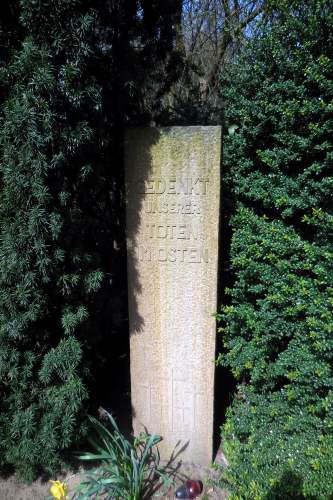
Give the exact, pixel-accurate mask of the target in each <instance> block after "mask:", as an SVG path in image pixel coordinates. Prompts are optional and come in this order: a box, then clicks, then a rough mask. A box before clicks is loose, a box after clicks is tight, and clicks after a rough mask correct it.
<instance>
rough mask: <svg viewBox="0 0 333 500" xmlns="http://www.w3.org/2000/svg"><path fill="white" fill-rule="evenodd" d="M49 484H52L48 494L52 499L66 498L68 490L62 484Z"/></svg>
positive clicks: (58, 482) (56, 482) (53, 482)
mask: <svg viewBox="0 0 333 500" xmlns="http://www.w3.org/2000/svg"><path fill="white" fill-rule="evenodd" d="M49 482H50V483H52V486H51V488H50V493H51V495H52V496H53V497H54V498H56V500H62V498H66V494H67V491H68V488H67V486H66V485H65V484H64V483H61V482H60V481H49Z"/></svg>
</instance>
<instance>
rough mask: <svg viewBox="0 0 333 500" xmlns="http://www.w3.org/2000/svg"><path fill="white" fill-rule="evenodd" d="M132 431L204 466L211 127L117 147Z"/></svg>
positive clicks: (211, 300)
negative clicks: (122, 168) (121, 154)
mask: <svg viewBox="0 0 333 500" xmlns="http://www.w3.org/2000/svg"><path fill="white" fill-rule="evenodd" d="M125 146H126V147H125V163H126V183H127V237H128V284H129V314H130V329H131V339H130V342H131V386H132V406H133V426H134V432H135V433H136V434H138V433H139V432H140V431H141V430H143V428H144V427H146V428H147V429H148V431H149V432H155V433H158V434H160V435H161V436H162V437H163V438H164V440H163V442H162V445H161V447H160V451H161V455H162V458H164V459H168V458H169V457H170V455H171V453H172V452H173V450H174V448H175V446H176V444H177V443H178V442H179V441H181V443H182V445H187V447H186V449H185V450H184V452H183V453H182V455H181V457H182V458H183V459H184V460H190V461H192V462H196V463H199V464H203V465H206V464H208V463H210V462H211V460H212V437H213V389H214V356H215V332H216V325H215V319H214V317H213V316H212V314H213V313H214V312H215V311H216V307H217V304H216V299H217V265H218V225H219V193H220V148H221V129H220V127H169V128H162V129H156V128H138V129H131V130H128V132H127V136H126V145H125Z"/></svg>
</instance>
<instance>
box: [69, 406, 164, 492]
mask: <svg viewBox="0 0 333 500" xmlns="http://www.w3.org/2000/svg"><path fill="white" fill-rule="evenodd" d="M107 415H108V419H109V421H110V423H111V426H112V431H111V432H110V431H109V430H108V429H107V428H106V427H105V426H104V425H103V424H101V422H99V421H98V420H96V419H95V418H93V417H90V422H91V424H92V426H93V429H94V431H95V433H96V435H97V439H94V438H92V437H88V440H89V441H90V443H91V445H92V446H93V447H94V448H95V450H96V453H85V454H83V455H80V457H79V458H80V459H81V460H85V461H92V462H101V465H99V466H98V467H97V468H95V469H93V470H92V471H90V472H89V473H88V474H87V478H86V480H84V481H82V482H81V484H80V486H79V488H78V493H79V494H78V500H86V499H90V498H95V496H96V498H99V495H105V498H109V499H111V498H115V499H122V500H140V499H142V498H146V497H147V496H148V495H149V493H151V492H152V491H153V490H154V486H156V481H157V480H158V479H159V480H162V484H163V485H164V486H170V485H171V479H170V477H169V476H168V475H167V474H166V472H165V470H164V469H163V468H161V467H160V466H159V462H160V457H159V453H158V450H157V449H154V448H156V445H157V444H158V443H159V442H160V441H161V440H162V438H161V437H160V436H157V435H156V434H152V435H148V434H145V433H141V434H140V435H139V436H138V437H136V438H135V439H134V441H133V443H132V442H130V441H128V440H127V439H126V438H125V437H124V436H123V434H122V433H121V432H120V430H119V428H118V426H117V424H116V422H115V420H114V418H113V417H112V415H110V414H107ZM103 498H104V496H103Z"/></svg>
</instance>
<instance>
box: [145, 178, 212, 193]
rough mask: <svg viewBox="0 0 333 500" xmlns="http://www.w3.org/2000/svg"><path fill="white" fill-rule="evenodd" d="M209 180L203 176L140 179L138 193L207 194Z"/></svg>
mask: <svg viewBox="0 0 333 500" xmlns="http://www.w3.org/2000/svg"><path fill="white" fill-rule="evenodd" d="M208 182H209V179H205V178H203V177H194V178H191V177H187V178H177V177H173V178H170V179H164V178H156V177H155V178H150V179H147V180H139V181H138V183H137V193H139V194H171V195H172V194H186V195H193V194H194V195H200V194H206V192H207V184H208Z"/></svg>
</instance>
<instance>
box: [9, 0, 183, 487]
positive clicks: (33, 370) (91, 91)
mask: <svg viewBox="0 0 333 500" xmlns="http://www.w3.org/2000/svg"><path fill="white" fill-rule="evenodd" d="M164 3H165V2H164ZM178 4H179V2H177V1H176V2H170V3H168V9H164V10H163V9H162V11H161V12H160V9H161V8H162V7H161V5H162V4H161V3H160V2H157V3H156V5H155V4H154V6H153V7H151V8H150V7H149V5H146V3H145V4H144V5H143V8H142V9H143V10H142V9H141V11H140V9H139V4H138V2H136V1H132V0H119V1H113V0H112V1H110V2H104V1H100V0H88V1H83V0H56V1H54V0H43V1H35V0H21V1H17V2H16V1H15V2H11V6H10V7H9V6H8V7H6V9H7V10H8V12H7V14H8V16H7V18H8V19H9V20H8V22H7V24H6V17H5V16H4V18H1V20H0V28H1V29H0V41H1V47H0V89H1V90H2V92H1V103H2V106H1V110H0V223H1V229H0V263H1V267H0V467H8V466H10V467H12V468H15V469H16V470H17V471H18V472H19V473H20V474H21V475H23V476H24V477H26V478H29V479H30V478H33V477H34V476H35V475H36V474H37V473H39V472H41V471H45V472H47V473H54V472H55V471H58V470H59V469H60V468H61V466H62V465H63V464H64V462H65V461H66V456H71V453H70V450H71V448H72V447H73V446H75V445H77V443H78V441H79V440H81V439H82V436H83V435H84V433H85V431H86V425H85V424H84V421H85V415H86V412H87V409H88V403H89V404H90V403H91V396H92V394H91V392H90V390H91V386H93V382H94V380H93V379H92V376H91V372H92V370H93V369H94V365H98V364H100V362H101V358H103V355H104V353H103V345H104V344H103V342H102V341H100V339H101V338H103V339H105V338H106V336H107V334H108V335H109V336H110V331H112V324H110V322H108V324H107V327H106V326H104V325H103V324H102V323H103V321H102V320H100V317H101V316H103V315H104V317H107V316H106V314H107V310H109V309H110V303H112V299H113V298H114V297H116V298H117V299H118V301H119V297H117V292H118V291H119V289H116V288H112V286H113V285H112V283H113V282H114V281H115V279H116V278H115V276H116V277H117V276H118V274H119V268H121V269H122V265H123V264H122V263H123V262H125V258H124V255H125V245H124V224H123V212H122V210H123V206H124V198H123V186H122V172H121V168H120V167H121V164H120V162H119V150H120V149H121V147H120V144H119V143H120V137H121V131H122V127H123V126H124V125H125V124H127V123H131V120H133V121H134V122H135V123H138V122H139V121H140V119H142V116H144V117H145V120H147V119H149V117H150V108H154V110H155V111H154V112H155V113H157V112H158V108H159V103H160V102H161V101H162V97H163V95H164V93H165V92H166V91H167V88H168V85H171V83H172V77H169V78H168V79H164V78H161V72H162V70H163V67H164V66H163V64H164V61H166V64H168V61H169V59H170V60H171V58H168V54H169V53H170V51H172V40H173V36H174V35H173V33H174V31H173V16H172V13H173V11H174V10H176V9H177V8H178V7H177V5H178ZM6 9H4V10H6ZM2 21H3V22H2ZM148 28H149V29H148ZM163 33H166V36H165V37H164V38H163ZM154 61H155V63H156V64H154ZM149 66H151V67H153V68H154V72H152V74H150V75H149V77H150V79H149V82H148V83H147V86H146V87H144V84H145V74H146V73H147V67H149ZM158 71H160V72H159V73H158ZM158 81H161V82H162V81H163V88H161V85H162V84H161V85H159V84H158ZM156 94H158V96H159V99H160V100H159V99H158V98H156ZM152 96H153V97H154V102H152ZM140 117H141V118H140ZM119 248H120V250H119V251H118V250H117V249H119ZM117 252H118V253H117ZM120 253H121V254H122V256H123V257H122V260H121V257H119V254H120ZM117 273H118V274H117ZM110 277H111V278H110ZM119 281H120V280H119ZM123 281H124V280H123ZM125 286H126V283H125V282H124V284H123V287H125ZM96 297H99V302H98V301H97V299H96ZM102 299H103V300H104V302H103V300H102ZM107 319H108V317H107ZM104 323H106V321H104ZM103 328H104V330H103ZM102 330H103V331H102ZM98 342H100V344H98ZM104 342H105V343H107V342H109V344H110V343H111V342H110V340H108V341H106V340H104ZM109 344H108V349H105V347H104V351H106V350H111V349H110V347H109ZM101 345H102V347H101ZM103 360H104V358H103V359H102V361H103Z"/></svg>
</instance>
